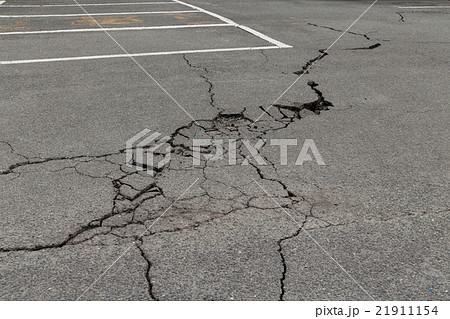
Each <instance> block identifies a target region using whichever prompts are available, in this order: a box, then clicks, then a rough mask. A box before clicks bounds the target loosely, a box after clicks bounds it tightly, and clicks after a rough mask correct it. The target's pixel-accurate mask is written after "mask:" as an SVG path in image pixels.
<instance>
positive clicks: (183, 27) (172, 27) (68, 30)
mask: <svg viewBox="0 0 450 319" xmlns="http://www.w3.org/2000/svg"><path fill="white" fill-rule="evenodd" d="M213 27H234V26H233V25H231V24H228V23H221V24H182V25H163V26H154V27H122V28H103V29H100V28H97V29H63V30H43V31H13V32H0V35H26V34H46V33H72V32H102V31H103V32H104V31H140V30H161V29H185V28H213Z"/></svg>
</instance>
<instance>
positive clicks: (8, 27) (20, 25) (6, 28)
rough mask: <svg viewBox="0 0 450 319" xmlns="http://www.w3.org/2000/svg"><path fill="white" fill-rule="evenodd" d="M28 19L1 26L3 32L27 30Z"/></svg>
mask: <svg viewBox="0 0 450 319" xmlns="http://www.w3.org/2000/svg"><path fill="white" fill-rule="evenodd" d="M27 22H28V21H27V20H26V19H20V20H14V22H13V23H12V24H5V25H0V30H1V31H15V30H25V25H26V24H27Z"/></svg>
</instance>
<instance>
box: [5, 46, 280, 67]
mask: <svg viewBox="0 0 450 319" xmlns="http://www.w3.org/2000/svg"><path fill="white" fill-rule="evenodd" d="M268 49H279V47H278V46H262V47H243V48H224V49H204V50H182V51H167V52H148V53H132V54H111V55H89V56H77V57H68V58H50V59H32V60H11V61H0V65H7V64H27V63H44V62H66V61H79V60H96V59H114V58H130V57H144V56H158V55H175V54H190V53H208V52H228V51H253V50H268Z"/></svg>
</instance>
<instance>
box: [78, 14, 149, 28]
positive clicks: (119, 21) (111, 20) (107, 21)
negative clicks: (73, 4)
mask: <svg viewBox="0 0 450 319" xmlns="http://www.w3.org/2000/svg"><path fill="white" fill-rule="evenodd" d="M72 19H73V18H72ZM95 21H97V22H98V23H99V24H100V25H124V24H134V23H142V20H141V19H138V18H137V16H127V17H117V16H110V17H101V18H96V19H95V20H93V19H92V18H90V17H83V18H80V19H78V18H77V20H75V21H73V22H72V25H88V26H90V27H95V26H96V25H97V22H95Z"/></svg>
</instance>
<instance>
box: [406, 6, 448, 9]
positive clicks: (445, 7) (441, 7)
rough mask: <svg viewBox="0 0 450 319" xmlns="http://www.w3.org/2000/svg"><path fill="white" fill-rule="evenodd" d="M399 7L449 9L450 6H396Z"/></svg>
mask: <svg viewBox="0 0 450 319" xmlns="http://www.w3.org/2000/svg"><path fill="white" fill-rule="evenodd" d="M397 8H399V9H450V6H417V7H397Z"/></svg>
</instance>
